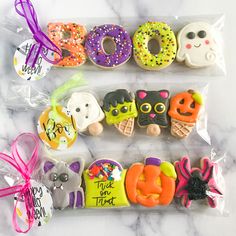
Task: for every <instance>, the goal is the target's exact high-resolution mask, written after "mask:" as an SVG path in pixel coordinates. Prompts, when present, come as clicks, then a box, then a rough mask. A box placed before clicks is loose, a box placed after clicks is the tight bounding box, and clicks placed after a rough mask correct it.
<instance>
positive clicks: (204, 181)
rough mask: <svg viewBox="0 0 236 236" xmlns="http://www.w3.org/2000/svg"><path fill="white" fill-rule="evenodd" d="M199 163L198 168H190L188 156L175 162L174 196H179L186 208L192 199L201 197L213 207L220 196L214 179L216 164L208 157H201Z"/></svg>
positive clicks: (220, 193)
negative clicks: (176, 179) (176, 176)
mask: <svg viewBox="0 0 236 236" xmlns="http://www.w3.org/2000/svg"><path fill="white" fill-rule="evenodd" d="M200 163H201V166H200V168H196V167H194V168H191V165H190V159H189V157H183V158H182V159H181V160H180V161H176V162H175V169H176V172H177V174H178V182H177V187H176V194H175V196H176V197H177V198H181V203H182V205H183V206H184V207H186V208H189V207H190V206H191V203H192V200H203V199H207V201H208V204H209V206H210V207H212V208H215V207H216V206H217V200H218V199H219V198H221V197H222V192H221V191H220V190H219V188H218V186H217V183H216V180H215V178H216V175H217V171H218V166H217V164H216V163H214V162H212V161H211V160H210V159H209V158H208V157H203V158H202V159H201V161H200Z"/></svg>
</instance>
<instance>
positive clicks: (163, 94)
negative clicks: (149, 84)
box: [159, 90, 170, 99]
mask: <svg viewBox="0 0 236 236" xmlns="http://www.w3.org/2000/svg"><path fill="white" fill-rule="evenodd" d="M159 93H160V96H161V97H162V98H164V99H167V98H169V95H170V92H169V91H168V90H160V91H159Z"/></svg>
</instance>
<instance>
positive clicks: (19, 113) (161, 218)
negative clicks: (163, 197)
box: [0, 0, 236, 236]
mask: <svg viewBox="0 0 236 236" xmlns="http://www.w3.org/2000/svg"><path fill="white" fill-rule="evenodd" d="M11 2H13V1H7V0H1V1H0V12H1V14H0V16H1V17H0V19H4V18H5V17H6V16H8V17H9V16H10V18H8V19H12V18H11V17H12V16H13V15H14V14H13V13H14V9H13V6H12V5H11ZM32 2H33V3H34V5H35V8H36V9H37V13H38V17H39V18H40V23H41V24H44V25H46V23H47V22H49V21H51V20H57V19H76V18H77V17H80V18H88V19H89V18H90V19H95V18H97V19H98V18H100V17H102V18H103V19H104V20H106V19H109V18H110V19H118V20H122V19H126V18H127V17H134V18H136V19H137V18H141V17H145V16H159V15H164V16H176V15H179V16H180V15H187V16H189V15H206V14H220V13H224V14H225V15H226V20H225V27H224V37H225V60H226V67H227V76H226V79H224V78H223V79H222V78H213V79H212V78H211V79H210V80H209V79H208V78H206V80H205V81H204V78H202V77H201V78H199V80H200V81H201V83H202V84H203V85H205V82H207V81H210V84H209V85H208V89H209V91H208V98H207V112H208V132H209V135H210V136H211V141H212V146H211V147H213V148H214V150H215V151H217V152H218V153H220V155H222V153H227V159H226V163H225V165H224V177H225V182H226V211H227V212H229V213H227V214H226V216H219V215H217V214H214V213H212V212H211V213H208V212H206V213H205V211H204V212H202V211H200V210H199V211H198V210H197V209H195V210H193V211H191V210H189V211H183V210H173V209H170V210H164V209H161V210H159V209H155V210H151V211H149V210H143V211H142V210H135V209H132V210H117V211H116V210H106V211H104V210H101V211H99V210H89V211H88V210H83V211H79V210H74V211H72V210H66V211H60V212H59V211H57V212H55V214H54V217H53V219H52V220H51V222H50V223H49V224H48V225H46V226H44V227H41V228H37V229H33V230H32V231H31V232H30V233H29V235H34V236H36V235H44V236H47V235H57V236H60V235H65V234H68V235H69V234H70V235H74V234H78V235H97V236H99V235H102V236H104V235H113V236H116V235H122V234H123V235H127V236H129V235H130V236H131V235H139V236H146V235H147V236H151V235H163V236H165V235H166V236H171V235H175V236H178V235H181V236H184V235H186V236H197V235H202V236H208V235H214V236H218V235H219V236H220V235H225V236H232V235H234V234H235V232H236V224H235V219H236V203H235V194H236V190H235V185H236V155H235V153H234V152H236V146H235V142H236V123H235V116H236V106H235V105H234V102H235V100H236V93H235V86H236V81H235V75H234V73H235V72H236V71H235V65H234V64H235V58H234V53H235V50H236V45H235V42H234V39H235V38H234V37H236V30H235V27H234V26H233V23H234V22H235V20H236V15H235V12H234V11H235V3H234V1H232V0H229V1H220V0H208V1H204V0H199V1H197V3H196V1H194V0H188V1H187V0H186V1H184V0H169V1H152V0H148V1H147V0H146V1H144V0H140V1H136V0H116V1H112V0H100V1H92V0H87V1H81V0H67V1H55V0H41V1H36V0H34V1H32ZM2 22H4V21H2ZM1 27H3V26H2V24H0V30H1ZM12 41H14V40H13V39H12ZM0 43H1V47H2V42H1V39H0ZM5 43H6V42H5ZM8 46H9V45H8ZM1 49H3V47H2V48H1ZM5 58H6V60H7V57H5ZM9 60H10V59H9ZM6 66H7V65H6ZM8 69H9V68H7V69H6V70H5V69H4V70H3V69H2V68H1V70H2V71H1V74H0V75H1V77H2V78H4V83H3V84H4V86H6V87H7V88H8V89H10V90H11V88H9V86H13V84H12V83H11V81H13V80H14V78H13V77H16V74H14V73H11V72H9V70H10V69H9V70H8ZM2 72H4V73H2ZM53 73H54V76H55V80H53V81H52V80H51V81H49V82H48V81H47V82H42V83H41V86H42V88H44V91H48V92H49V91H51V90H53V89H54V88H56V87H57V85H58V84H60V82H61V76H60V72H57V71H53ZM71 74H73V72H69V71H68V76H69V75H71ZM85 74H86V76H88V77H89V80H90V82H91V84H93V82H94V84H96V85H95V86H98V85H97V84H98V83H107V81H109V79H111V78H113V81H112V83H110V82H108V84H111V85H107V86H108V89H109V88H110V87H111V88H112V86H113V87H115V86H116V85H115V84H119V85H121V84H125V81H126V79H127V78H129V81H130V82H129V83H130V84H129V85H128V87H129V86H132V84H135V86H136V87H141V86H142V83H144V84H145V86H148V84H147V81H146V80H145V76H147V75H145V74H142V73H135V72H134V73H126V72H125V71H121V72H115V73H114V74H109V73H107V72H103V71H99V72H98V73H97V72H96V71H95V72H94V71H86V72H85ZM152 76H153V75H150V77H152ZM9 77H10V78H9ZM98 77H99V78H98ZM120 78H123V79H120ZM8 79H9V81H8ZM98 79H99V82H98ZM195 79H196V78H195ZM172 80H173V78H172ZM196 80H197V79H196ZM196 80H195V83H193V84H191V85H190V84H189V85H188V83H186V86H187V85H188V86H195V85H196V86H200V87H201V86H202V85H197V83H196ZM45 81H46V80H45ZM121 81H122V82H121ZM160 83H161V85H163V86H167V87H168V86H170V87H171V86H175V82H173V81H171V82H170V79H168V80H166V82H160ZM165 83H169V85H165ZM176 83H177V82H176ZM112 84H113V85H112ZM109 86H110V87H109ZM14 88H16V87H14ZM8 89H5V88H4V87H3V86H2V83H1V88H0V91H1V94H0V110H1V115H0V121H1V124H2V125H1V126H0V147H1V150H6V149H7V148H9V145H10V143H11V141H12V140H13V139H14V138H15V137H16V136H17V135H18V134H19V133H21V132H27V131H33V132H35V131H36V130H35V124H36V117H37V116H38V115H39V114H40V109H39V108H35V109H30V110H29V109H28V110H25V109H22V107H21V106H20V101H18V102H17V106H16V107H12V104H10V103H9V104H10V105H9V104H8V105H7V104H6V101H7V100H8V99H6V98H8V97H9V96H11V94H9V93H8V91H10V90H8ZM24 91H25V92H27V88H25V90H24ZM26 120H27V122H25V121H26ZM142 138H143V136H142V135H141V136H139V138H138V139H134V140H132V139H131V140H130V141H128V142H127V141H123V140H122V141H119V140H120V139H118V138H117V136H114V139H113V140H112V141H111V142H110V143H109V147H108V149H107V153H109V154H110V155H111V156H114V153H115V155H116V154H117V155H121V156H128V157H130V156H132V155H133V154H135V155H139V156H141V158H142V156H145V155H147V154H150V153H152V154H154V153H155V154H156V155H160V156H161V155H163V156H165V157H166V158H168V157H169V156H170V158H171V159H173V160H174V159H177V158H180V156H181V153H185V154H186V153H187V154H189V155H192V156H193V157H194V158H197V157H198V155H204V154H206V155H208V154H209V152H210V150H211V147H210V146H209V145H207V144H206V143H204V144H203V142H202V141H199V140H197V141H196V142H195V140H192V139H190V140H189V141H187V142H180V144H176V142H175V143H173V142H172V141H171V140H169V139H165V138H160V140H159V141H153V140H151V139H149V138H148V139H147V141H146V142H147V145H145V143H143V142H142ZM105 141H109V136H108V138H107V140H105ZM77 144H78V145H79V148H78V149H79V151H81V150H82V151H83V152H84V153H86V154H87V155H88V158H90V159H89V160H92V159H93V158H94V157H96V158H97V157H100V156H101V155H103V147H104V146H103V145H106V144H104V141H102V140H100V139H97V140H96V141H93V139H90V138H89V137H81V138H79V140H78V142H77ZM174 144H176V145H174ZM190 146H191V148H190ZM150 147H152V148H151V151H150ZM148 151H149V153H147V152H148ZM204 151H205V152H207V153H204ZM73 152H74V153H77V149H76V150H72V151H71V153H70V154H71V155H74V154H73ZM116 152H117V153H116ZM118 153H119V154H118ZM178 155H179V156H178ZM199 157H200V156H199ZM141 158H140V159H141ZM123 161H124V160H123ZM8 200H9V201H7V200H6V199H0V209H1V213H0V236H3V235H4V236H8V235H17V233H15V231H14V230H13V228H12V225H11V214H12V210H13V209H12V205H11V204H12V201H11V199H10V198H9V199H8Z"/></svg>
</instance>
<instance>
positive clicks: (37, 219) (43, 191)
mask: <svg viewBox="0 0 236 236" xmlns="http://www.w3.org/2000/svg"><path fill="white" fill-rule="evenodd" d="M30 184H31V194H32V197H33V202H34V226H42V225H45V224H47V223H48V222H49V220H50V219H51V218H52V213H53V201H52V197H51V194H50V191H49V190H48V189H47V188H46V187H45V186H44V185H43V184H41V183H39V182H37V181H35V180H31V181H30ZM15 199H17V195H16V196H15ZM15 203H16V200H15ZM16 213H17V215H18V217H19V218H20V219H21V220H22V221H24V222H25V223H28V222H27V221H28V219H27V214H26V210H25V204H24V199H22V200H19V201H18V204H17V207H16Z"/></svg>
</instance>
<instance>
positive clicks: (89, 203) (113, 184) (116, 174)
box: [83, 159, 129, 208]
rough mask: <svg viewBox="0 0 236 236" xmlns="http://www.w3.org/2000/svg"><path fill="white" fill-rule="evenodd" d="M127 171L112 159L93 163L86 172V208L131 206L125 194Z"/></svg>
mask: <svg viewBox="0 0 236 236" xmlns="http://www.w3.org/2000/svg"><path fill="white" fill-rule="evenodd" d="M125 175H126V170H124V169H123V168H122V166H121V165H120V164H119V163H118V162H116V161H113V160H110V159H100V160H97V161H95V162H93V163H92V164H91V165H90V166H89V167H88V169H87V170H86V171H84V174H83V176H84V181H85V206H86V207H88V208H115V207H126V206H129V202H128V199H127V197H126V192H125V186H124V182H125Z"/></svg>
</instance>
